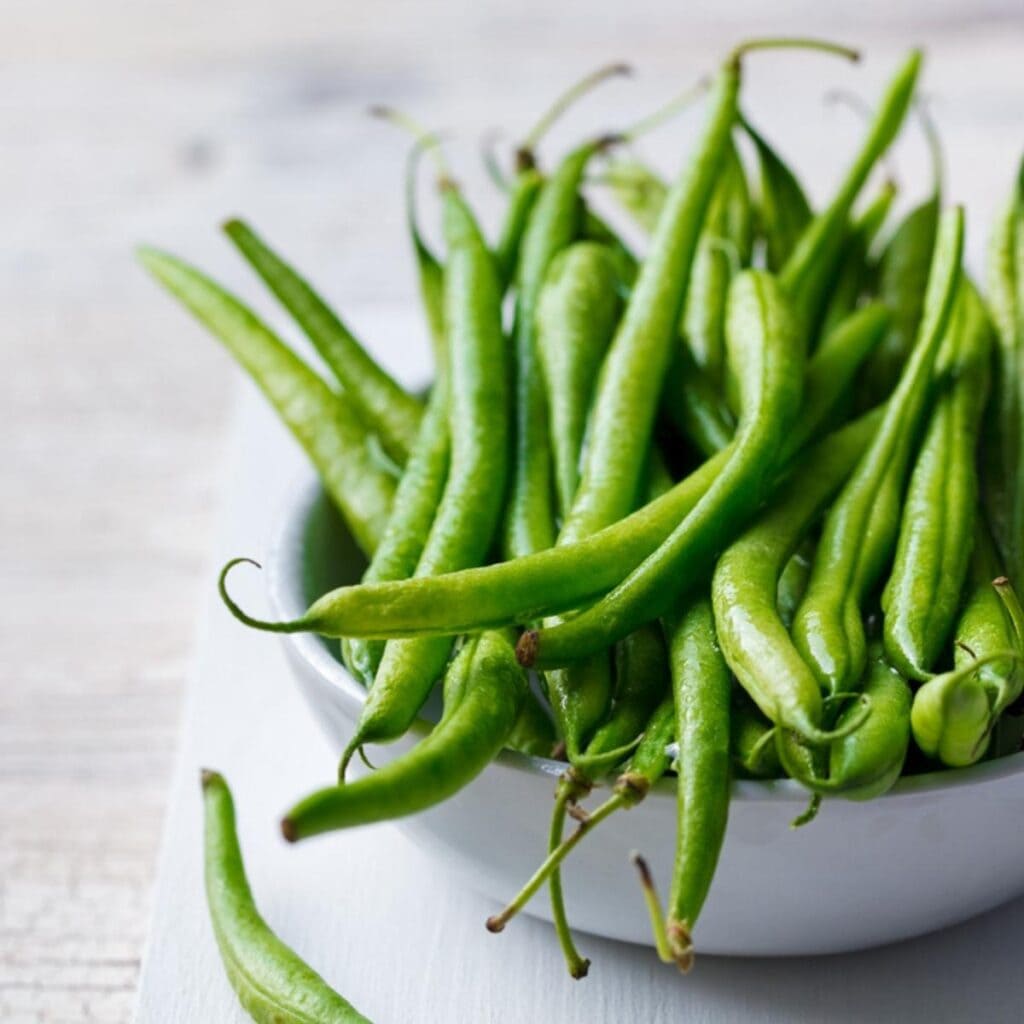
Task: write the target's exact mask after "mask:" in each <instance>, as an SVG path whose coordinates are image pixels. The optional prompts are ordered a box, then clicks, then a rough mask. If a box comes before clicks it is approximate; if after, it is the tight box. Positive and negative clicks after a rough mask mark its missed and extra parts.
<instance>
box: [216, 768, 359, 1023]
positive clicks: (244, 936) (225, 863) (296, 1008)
mask: <svg viewBox="0 0 1024 1024" xmlns="http://www.w3.org/2000/svg"><path fill="white" fill-rule="evenodd" d="M202 786H203V811H204V818H205V830H204V831H205V839H204V855H203V864H204V873H205V876H206V899H207V904H208V905H209V909H210V921H211V923H212V924H213V934H214V936H215V937H216V939H217V946H218V948H219V949H220V954H221V958H222V959H223V961H224V967H225V970H226V971H227V976H228V980H229V981H230V982H231V987H232V988H233V989H234V990H235V992H236V994H237V995H238V999H239V1001H240V1002H241V1004H242V1006H243V1007H244V1008H245V1011H246V1013H248V1014H249V1016H250V1017H252V1019H253V1020H255V1021H258V1022H260V1024H313V1022H314V1021H315V1022H317V1024H369V1022H368V1021H367V1018H366V1017H364V1016H363V1015H362V1014H361V1013H359V1012H358V1011H357V1010H356V1009H355V1008H354V1007H353V1006H352V1005H351V1004H350V1003H349V1002H348V1001H347V1000H345V999H343V998H342V997H341V996H340V995H338V993H337V992H335V991H334V989H332V988H331V987H330V986H329V985H328V984H327V982H326V981H324V979H323V978H321V977H320V975H319V974H317V973H316V971H314V970H313V968H312V967H310V966H309V965H308V964H307V963H305V962H304V961H303V960H301V959H300V958H299V957H298V956H297V955H296V954H295V953H294V951H293V950H291V949H289V948H288V946H286V945H285V944H284V943H283V942H282V941H281V940H280V939H279V938H278V937H277V936H276V935H275V934H274V933H273V932H272V931H271V930H270V928H269V927H268V926H267V923H266V922H265V921H264V920H263V918H262V917H261V916H260V913H259V911H258V910H257V909H256V903H255V901H254V900H253V897H252V890H251V889H250V888H249V881H248V879H247V878H246V877H245V866H244V864H243V863H242V851H241V849H240V848H239V845H238V834H237V832H236V830H235V807H234V802H233V801H232V799H231V791H230V790H229V789H228V785H227V783H226V782H225V781H224V777H223V776H222V775H219V774H217V772H212V771H205V770H204V771H203V773H202Z"/></svg>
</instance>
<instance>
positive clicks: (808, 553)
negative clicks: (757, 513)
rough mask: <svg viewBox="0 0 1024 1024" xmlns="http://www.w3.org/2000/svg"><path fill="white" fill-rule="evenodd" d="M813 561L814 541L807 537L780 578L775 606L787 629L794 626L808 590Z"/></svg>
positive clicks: (790, 558) (787, 563) (791, 556)
mask: <svg viewBox="0 0 1024 1024" xmlns="http://www.w3.org/2000/svg"><path fill="white" fill-rule="evenodd" d="M813 561H814V541H813V539H812V538H811V537H807V538H806V539H805V540H804V542H803V544H801V545H800V546H799V547H798V548H797V549H796V551H794V552H793V554H792V555H790V557H789V561H788V562H786V567H785V568H784V569H783V570H782V574H781V575H780V576H779V585H778V587H777V588H776V595H775V606H776V608H777V609H778V612H779V618H780V619H782V624H783V625H784V626H785V627H786V629H789V627H790V626H791V625H792V624H793V616H794V615H796V609H797V606H798V605H799V604H800V601H801V600H802V599H803V596H804V593H805V592H806V590H807V581H808V580H809V579H810V578H811V563H812V562H813Z"/></svg>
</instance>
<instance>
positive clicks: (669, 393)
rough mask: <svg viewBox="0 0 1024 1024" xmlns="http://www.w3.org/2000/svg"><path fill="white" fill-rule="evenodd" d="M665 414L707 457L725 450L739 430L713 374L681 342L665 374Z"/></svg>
mask: <svg viewBox="0 0 1024 1024" xmlns="http://www.w3.org/2000/svg"><path fill="white" fill-rule="evenodd" d="M661 409H662V414H663V415H664V416H665V418H666V419H668V421H669V422H670V423H671V424H672V426H673V427H675V429H676V430H677V431H678V432H679V434H680V435H681V436H682V437H684V438H685V439H686V440H687V441H689V442H690V443H691V444H692V445H693V446H694V447H695V448H696V449H697V451H699V452H700V453H701V454H702V455H704V456H705V458H710V457H711V456H712V455H714V454H715V453H716V452H719V451H721V450H722V449H723V448H724V447H725V446H726V445H727V444H728V443H729V442H730V441H731V440H732V436H733V434H734V433H735V430H736V420H735V418H734V417H733V414H732V412H731V410H730V409H729V406H728V403H727V402H726V401H725V399H724V398H723V397H722V395H721V393H720V391H719V389H718V388H717V387H716V386H715V384H714V382H713V381H712V380H711V378H710V377H708V375H707V374H706V373H704V371H703V370H701V368H700V367H699V366H697V364H696V363H695V362H694V361H693V356H692V355H691V354H690V351H689V349H688V348H687V347H686V346H684V345H680V346H679V348H678V349H677V350H676V351H675V352H674V353H673V355H672V359H671V361H670V362H669V365H668V370H667V371H666V373H665V381H664V390H663V391H662V396H661Z"/></svg>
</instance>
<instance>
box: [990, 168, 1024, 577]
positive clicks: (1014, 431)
mask: <svg viewBox="0 0 1024 1024" xmlns="http://www.w3.org/2000/svg"><path fill="white" fill-rule="evenodd" d="M988 290H989V306H990V308H991V310H992V319H993V321H994V322H995V327H996V342H997V344H996V349H995V351H996V365H995V378H994V381H993V402H992V409H991V415H990V417H989V422H988V430H987V443H986V445H985V449H984V467H985V473H984V494H985V503H986V510H987V512H988V516H989V521H990V522H991V524H992V532H993V533H994V534H995V539H996V543H997V544H998V545H999V549H1000V551H1001V552H1002V555H1003V558H1004V559H1005V564H1006V571H1007V573H1008V574H1009V576H1010V579H1012V580H1015V581H1020V580H1024V162H1022V163H1021V167H1020V170H1019V172H1018V174H1017V180H1016V182H1015V183H1014V190H1013V194H1012V196H1011V197H1010V201H1009V203H1008V204H1007V207H1006V210H1005V211H1004V213H1003V214H1002V216H1001V217H1000V218H999V221H998V222H997V224H996V230H995V233H994V234H993V237H992V240H991V243H990V247H989V267H988Z"/></svg>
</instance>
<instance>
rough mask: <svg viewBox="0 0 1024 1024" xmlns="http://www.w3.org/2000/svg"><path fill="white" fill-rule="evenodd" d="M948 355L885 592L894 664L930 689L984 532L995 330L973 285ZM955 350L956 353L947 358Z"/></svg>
mask: <svg viewBox="0 0 1024 1024" xmlns="http://www.w3.org/2000/svg"><path fill="white" fill-rule="evenodd" d="M945 345H946V346H947V349H946V350H945V351H944V352H942V353H940V356H939V365H938V366H937V374H938V376H939V388H940V393H939V394H938V395H937V396H936V398H935V402H934V405H933V407H932V412H931V417H930V420H929V422H928V426H927V428H926V432H925V435H924V438H923V440H922V442H921V447H920V450H919V451H918V455H917V461H916V463H915V465H914V469H913V472H912V473H911V476H910V482H909V484H908V485H907V493H906V496H905V497H904V499H903V513H902V517H901V524H900V532H899V541H898V542H897V545H896V555H895V559H894V561H893V567H892V572H891V574H890V576H889V581H888V583H886V585H885V590H884V591H883V592H882V612H883V614H884V626H883V637H884V642H885V653H886V657H887V658H888V659H889V661H890V663H891V664H892V665H893V667H894V668H896V669H897V670H898V671H899V672H900V673H902V675H904V676H905V677H907V678H908V679H916V680H918V681H920V682H924V681H925V680H926V679H927V678H928V676H929V671H930V669H931V668H932V666H933V665H934V663H935V661H936V659H937V658H938V657H939V654H940V653H941V651H942V649H943V647H944V645H945V643H946V640H947V639H948V637H949V633H950V631H951V630H952V628H953V623H954V621H955V618H956V613H957V608H958V606H959V603H960V592H961V590H962V589H963V585H964V580H965V578H966V576H967V563H968V560H969V558H970V554H971V546H972V543H973V539H974V532H975V509H976V508H977V501H978V475H977V470H976V468H975V455H976V450H977V447H978V432H979V428H980V425H981V414H982V411H983V410H984V408H985V399H986V397H987V394H988V375H989V357H990V354H991V327H990V325H989V320H988V314H987V313H986V312H985V306H984V303H983V302H982V299H981V296H980V295H979V294H978V293H977V291H976V290H975V288H974V286H973V285H972V284H971V283H970V281H969V280H968V279H967V278H966V277H964V278H963V280H962V283H961V287H960V294H959V297H958V300H957V307H956V309H955V311H954V314H953V316H952V319H951V320H950V325H949V330H948V337H947V341H946V342H945ZM947 352H948V354H947Z"/></svg>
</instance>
